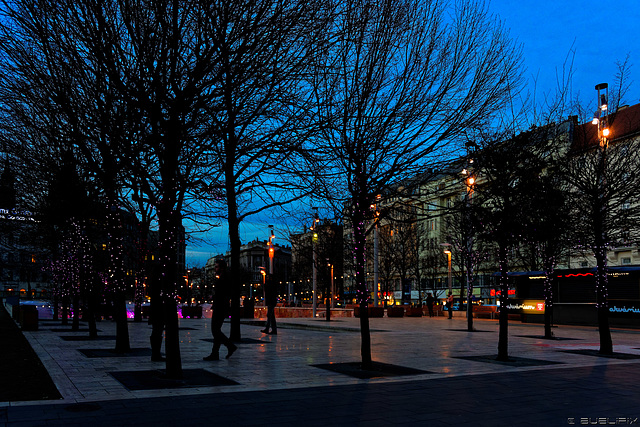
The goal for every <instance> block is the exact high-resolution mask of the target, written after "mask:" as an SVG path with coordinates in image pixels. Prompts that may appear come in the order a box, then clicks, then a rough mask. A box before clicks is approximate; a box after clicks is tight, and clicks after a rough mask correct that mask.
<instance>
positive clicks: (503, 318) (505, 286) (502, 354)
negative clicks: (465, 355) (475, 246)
mask: <svg viewBox="0 0 640 427" xmlns="http://www.w3.org/2000/svg"><path fill="white" fill-rule="evenodd" d="M498 250H499V262H500V333H499V338H498V357H497V358H496V360H501V361H507V360H509V310H507V308H506V306H507V299H508V297H509V280H508V275H507V274H508V268H507V248H506V247H504V246H502V245H501V246H500V248H499V249H498Z"/></svg>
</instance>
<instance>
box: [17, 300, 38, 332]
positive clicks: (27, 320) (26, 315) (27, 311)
mask: <svg viewBox="0 0 640 427" xmlns="http://www.w3.org/2000/svg"><path fill="white" fill-rule="evenodd" d="M20 326H21V327H22V330H24V331H37V330H38V308H37V307H36V306H35V305H23V306H20Z"/></svg>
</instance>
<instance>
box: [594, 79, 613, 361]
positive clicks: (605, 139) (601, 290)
mask: <svg viewBox="0 0 640 427" xmlns="http://www.w3.org/2000/svg"><path fill="white" fill-rule="evenodd" d="M596 90H597V91H598V110H597V111H596V113H595V115H594V117H593V123H594V124H597V126H598V142H599V148H600V159H599V160H600V161H599V166H598V168H599V170H598V171H597V173H598V175H599V180H598V184H599V186H600V188H599V189H598V197H599V209H600V211H601V212H600V216H601V217H600V220H599V221H600V224H596V225H597V226H600V231H599V232H598V233H597V235H596V236H595V246H596V248H595V252H596V253H595V255H596V309H597V313H598V331H599V334H600V353H602V354H612V353H613V343H612V341H611V332H610V329H609V318H608V315H609V307H608V301H607V292H608V285H607V247H606V246H607V240H608V235H607V230H606V228H607V226H606V223H607V218H606V216H607V215H608V214H609V212H608V209H607V205H608V202H609V195H608V194H607V193H608V191H609V189H608V186H607V179H606V175H607V174H606V172H607V169H606V168H607V148H608V146H609V134H610V132H609V120H608V119H609V117H608V111H609V106H608V98H609V85H607V83H600V84H598V85H596Z"/></svg>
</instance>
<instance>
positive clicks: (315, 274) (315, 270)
mask: <svg viewBox="0 0 640 427" xmlns="http://www.w3.org/2000/svg"><path fill="white" fill-rule="evenodd" d="M313 209H314V210H315V211H316V213H315V215H314V217H313V226H312V227H311V231H312V233H313V234H312V241H313V243H312V246H311V247H312V249H311V251H312V252H313V295H312V298H313V300H312V307H313V310H312V311H313V318H314V319H315V317H316V311H317V309H318V301H317V293H318V253H317V250H316V244H317V243H318V229H317V226H318V223H319V222H320V218H319V217H318V208H313Z"/></svg>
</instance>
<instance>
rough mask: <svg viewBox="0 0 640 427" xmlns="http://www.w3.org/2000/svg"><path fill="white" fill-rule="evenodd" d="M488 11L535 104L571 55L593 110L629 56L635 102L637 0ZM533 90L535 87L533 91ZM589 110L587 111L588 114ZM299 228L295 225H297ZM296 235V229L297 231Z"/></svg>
mask: <svg viewBox="0 0 640 427" xmlns="http://www.w3.org/2000/svg"><path fill="white" fill-rule="evenodd" d="M489 11H490V13H492V14H494V15H497V17H499V18H500V20H501V21H502V22H503V23H504V25H505V26H506V27H507V28H509V29H510V35H511V37H512V38H514V39H516V40H517V41H518V42H519V43H522V45H523V56H524V61H525V65H526V67H527V72H526V74H525V78H526V79H527V82H528V89H529V91H530V92H531V93H532V94H533V93H534V92H535V96H536V99H537V100H542V99H543V98H544V95H545V94H548V93H551V94H553V91H554V90H555V88H556V86H557V76H558V75H560V78H562V77H561V75H562V72H563V71H562V70H563V65H564V63H565V61H566V59H567V56H568V55H570V56H572V57H573V67H572V72H573V77H572V85H571V91H572V93H573V95H574V96H579V98H580V99H581V100H582V102H588V103H592V104H593V105H592V107H593V109H595V102H596V91H595V89H594V88H595V85H596V84H598V83H603V82H606V83H609V84H610V85H613V83H614V79H615V75H616V71H617V67H616V62H617V61H620V62H622V61H624V60H625V58H626V56H627V54H629V55H630V63H631V64H632V68H631V75H630V82H631V90H630V91H629V93H628V96H627V99H626V102H627V103H628V104H630V105H633V104H636V103H638V102H640V42H638V39H640V34H639V30H640V0H617V1H610V2H592V1H580V2H579V1H573V0H571V1H566V0H556V1H543V0H538V1H533V0H517V1H514V0H493V1H492V2H491V3H490V4H489ZM534 86H535V87H534ZM588 111H591V110H588ZM277 222H278V221H277V220H275V219H273V220H266V221H265V222H264V223H263V222H260V221H259V220H258V221H255V222H245V223H244V224H243V227H242V229H241V238H242V241H243V243H244V242H247V241H250V240H253V239H255V238H260V239H267V238H268V232H269V230H268V224H271V223H276V224H275V225H276V235H277V236H281V238H280V239H277V243H279V244H287V242H286V240H285V239H284V238H283V237H284V236H285V235H286V234H288V230H286V229H284V228H280V229H279V228H278V225H277ZM298 228H299V227H298ZM296 231H299V229H297V230H296ZM227 233H228V230H227V227H226V226H224V224H222V226H221V227H217V228H215V229H213V230H212V231H211V232H210V233H209V234H208V236H207V240H208V241H209V243H208V244H196V243H192V244H188V246H187V264H188V266H190V267H191V266H203V265H204V264H205V263H206V260H207V259H208V258H209V257H211V256H214V255H216V254H219V253H224V252H225V251H226V250H227V249H228V241H229V239H228V234H227Z"/></svg>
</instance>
